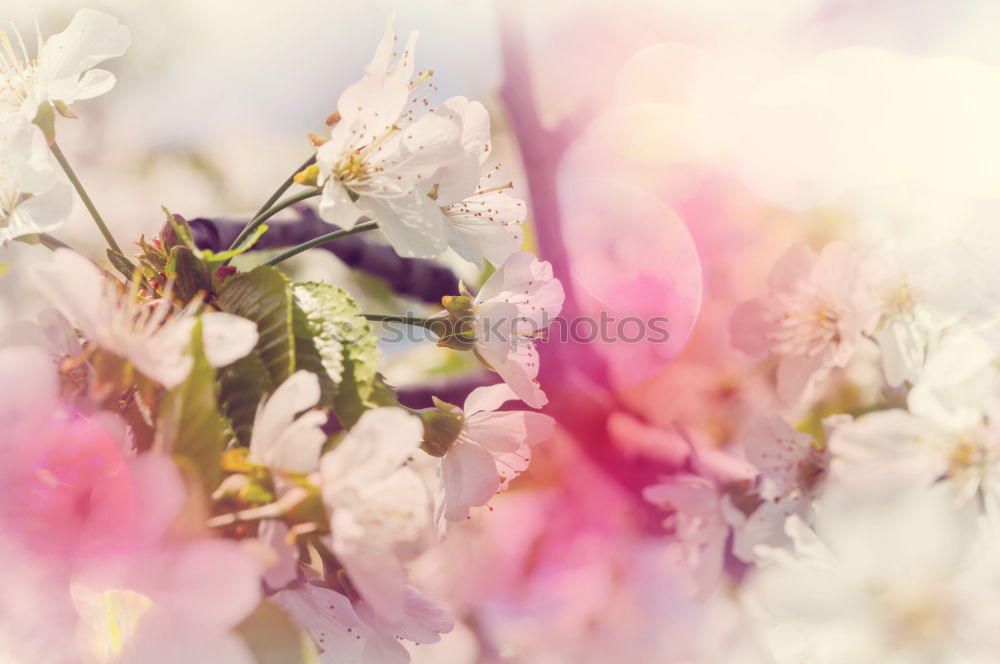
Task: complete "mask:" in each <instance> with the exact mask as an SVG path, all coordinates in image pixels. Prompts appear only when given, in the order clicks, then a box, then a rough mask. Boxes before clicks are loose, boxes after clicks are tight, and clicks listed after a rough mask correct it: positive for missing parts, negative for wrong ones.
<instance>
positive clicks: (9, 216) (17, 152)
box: [0, 114, 73, 244]
mask: <svg viewBox="0 0 1000 664" xmlns="http://www.w3.org/2000/svg"><path fill="white" fill-rule="evenodd" d="M72 209H73V192H72V190H71V189H70V186H69V183H68V182H66V181H65V179H64V178H63V177H62V176H61V174H59V173H58V172H57V171H56V170H55V169H54V165H53V163H52V157H51V155H50V154H49V149H48V146H47V145H46V144H45V137H44V136H43V135H42V132H41V130H39V129H38V127H36V126H34V125H33V124H31V123H30V122H28V121H27V120H25V119H23V118H20V117H18V116H13V115H12V116H7V117H4V116H3V115H2V114H0V244H6V243H7V242H8V241H9V240H13V239H14V238H18V237H21V236H22V235H29V234H31V233H43V232H46V231H51V230H54V229H56V228H59V226H61V225H62V223H63V222H64V221H65V220H66V218H67V217H68V216H69V213H70V211H71V210H72Z"/></svg>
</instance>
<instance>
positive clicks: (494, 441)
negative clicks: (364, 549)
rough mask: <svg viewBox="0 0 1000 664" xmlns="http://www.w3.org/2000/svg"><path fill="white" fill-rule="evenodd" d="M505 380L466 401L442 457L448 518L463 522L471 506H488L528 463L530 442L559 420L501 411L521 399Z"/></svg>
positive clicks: (442, 502)
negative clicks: (459, 425)
mask: <svg viewBox="0 0 1000 664" xmlns="http://www.w3.org/2000/svg"><path fill="white" fill-rule="evenodd" d="M516 398H517V396H516V395H515V394H514V392H513V391H511V389H510V388H509V387H508V386H507V385H505V384H503V383H500V384H498V385H490V386H488V387H477V388H476V389H475V390H473V391H472V392H471V393H470V394H469V396H468V398H467V399H466V400H465V407H464V421H463V423H462V430H461V432H460V433H459V434H458V438H457V439H456V440H455V442H454V443H453V444H452V445H451V447H449V448H448V451H447V452H446V453H445V455H444V458H443V459H442V461H441V468H440V475H441V495H440V496H439V504H438V507H437V509H438V511H439V513H440V514H441V516H443V517H444V518H445V519H447V520H448V521H460V520H462V519H464V518H466V517H467V516H468V515H469V508H471V507H478V506H480V505H485V504H486V502H487V501H488V500H489V499H490V498H492V497H493V496H494V495H495V494H496V493H497V492H498V491H500V490H502V489H505V488H507V485H508V484H509V483H510V481H511V480H512V479H514V478H515V477H517V475H519V474H520V473H521V471H522V470H523V469H524V468H526V467H527V465H528V461H529V459H530V458H531V449H530V446H531V445H533V444H534V443H537V442H539V441H541V440H545V439H546V438H548V437H549V436H550V435H551V433H552V429H553V427H554V426H555V420H553V419H552V418H551V417H549V416H547V415H542V414H541V413H534V412H530V411H529V412H525V411H503V412H495V411H496V409H497V408H499V407H500V406H501V405H502V404H503V403H504V402H506V401H509V400H511V399H516Z"/></svg>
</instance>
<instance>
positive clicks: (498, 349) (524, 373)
mask: <svg viewBox="0 0 1000 664" xmlns="http://www.w3.org/2000/svg"><path fill="white" fill-rule="evenodd" d="M563 298H564V294H563V288H562V284H561V283H560V282H559V280H558V279H556V278H554V277H553V276H552V266H551V265H550V264H549V263H547V262H545V261H540V260H538V258H536V257H535V255H534V254H531V253H528V252H518V253H516V254H513V255H511V256H510V257H509V258H508V259H507V260H506V261H505V262H504V263H503V265H501V266H500V267H499V269H497V271H496V272H494V273H493V275H492V276H490V278H489V279H487V280H486V283H485V284H483V287H482V289H481V290H480V291H479V293H478V294H477V295H476V297H475V299H474V300H473V311H474V317H475V318H474V324H475V328H476V340H475V347H474V352H475V353H476V355H477V356H478V357H479V359H480V360H481V361H482V362H483V363H484V364H485V365H486V366H488V367H489V368H491V369H493V370H494V371H496V372H497V373H498V374H500V377H501V378H503V380H504V382H505V383H507V385H508V386H510V389H511V390H512V391H513V392H514V394H515V395H516V396H517V398H518V399H521V400H522V401H524V402H525V403H526V404H528V405H529V406H531V407H532V408H541V407H542V406H544V405H545V404H546V403H548V398H547V397H546V396H545V393H544V392H543V391H542V388H541V387H540V386H539V385H538V380H537V379H536V376H538V350H537V349H536V348H535V343H534V342H535V339H536V337H537V336H538V335H539V334H541V333H543V332H544V330H545V328H547V327H548V326H549V324H550V323H551V322H552V321H553V320H554V319H555V318H556V316H558V315H559V311H560V310H561V309H562V304H563Z"/></svg>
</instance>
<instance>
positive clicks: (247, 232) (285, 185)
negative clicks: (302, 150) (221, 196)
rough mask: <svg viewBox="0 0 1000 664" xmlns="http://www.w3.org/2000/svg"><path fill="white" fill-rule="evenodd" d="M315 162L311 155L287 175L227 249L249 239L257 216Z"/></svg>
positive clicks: (270, 205) (276, 200)
mask: <svg viewBox="0 0 1000 664" xmlns="http://www.w3.org/2000/svg"><path fill="white" fill-rule="evenodd" d="M315 161H316V155H315V154H313V155H312V156H311V157H309V158H308V159H306V160H305V162H303V164H302V165H301V166H299V167H298V168H297V169H295V171H294V172H292V174H291V175H289V176H288V177H287V178H286V179H285V181H284V182H282V183H281V186H280V187H278V188H277V189H276V190H275V192H274V193H273V194H271V197H270V198H268V199H267V200H266V201H264V204H263V205H261V206H260V209H259V210H257V212H256V213H255V214H254V215H253V217H251V218H250V222H249V223H248V224H247V226H246V228H244V229H243V230H242V231H241V232H240V234H239V237H237V238H236V240H235V241H234V242H233V246H231V247H229V248H230V249H235V248H236V247H238V246H239V245H240V243H241V242H243V241H244V240H246V239H247V238H248V237H250V234H251V233H253V229H254V228H256V226H253V223H254V221H255V220H256V219H257V218H258V217H259V216H261V215H262V214H264V213H265V212H267V211H268V210H269V209H271V207H272V206H273V205H274V204H275V203H277V202H278V199H279V198H281V195H282V194H283V193H285V192H286V191H288V188H289V187H291V186H292V185H293V184H295V175H296V174H297V173H299V172H301V171H303V170H305V169H307V168H309V167H310V166H312V165H313V163H314V162H315Z"/></svg>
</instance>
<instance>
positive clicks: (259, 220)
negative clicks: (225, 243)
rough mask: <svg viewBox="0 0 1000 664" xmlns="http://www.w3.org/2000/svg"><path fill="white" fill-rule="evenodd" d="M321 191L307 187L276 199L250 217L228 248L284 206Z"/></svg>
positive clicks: (318, 193) (243, 239)
mask: <svg viewBox="0 0 1000 664" xmlns="http://www.w3.org/2000/svg"><path fill="white" fill-rule="evenodd" d="M321 193H323V190H322V189H307V190H306V191H301V192H299V193H297V194H295V195H293V196H289V197H288V198H286V199H284V200H281V201H278V202H277V203H275V204H274V205H272V206H271V207H269V208H267V209H266V210H264V211H263V212H261V213H260V214H258V215H257V216H255V217H254V218H253V219H251V220H250V222H249V223H248V224H247V225H246V226H245V227H244V228H243V230H242V231H240V234H239V236H237V238H236V239H235V240H233V243H232V244H231V245H230V246H229V248H230V249H236V248H237V247H239V246H240V245H241V244H243V242H244V241H246V239H247V238H248V237H250V236H251V235H253V232H254V231H255V230H257V227H258V226H260V225H261V224H263V223H264V222H265V221H267V220H268V219H270V218H271V217H273V216H274V215H276V214H278V213H279V212H281V211H282V210H284V209H285V208H287V207H289V206H291V205H295V204H296V203H299V202H301V201H304V200H306V199H307V198H312V197H314V196H319V195H320V194H321ZM227 262H228V261H227Z"/></svg>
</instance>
